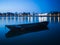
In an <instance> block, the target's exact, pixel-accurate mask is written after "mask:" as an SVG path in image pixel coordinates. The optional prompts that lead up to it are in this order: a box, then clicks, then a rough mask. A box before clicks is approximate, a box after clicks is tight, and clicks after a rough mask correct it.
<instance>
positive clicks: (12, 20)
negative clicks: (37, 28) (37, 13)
mask: <svg viewBox="0 0 60 45" xmlns="http://www.w3.org/2000/svg"><path fill="white" fill-rule="evenodd" d="M43 21H49V22H60V17H0V25H10V24H11V25H12V24H23V23H36V22H43Z"/></svg>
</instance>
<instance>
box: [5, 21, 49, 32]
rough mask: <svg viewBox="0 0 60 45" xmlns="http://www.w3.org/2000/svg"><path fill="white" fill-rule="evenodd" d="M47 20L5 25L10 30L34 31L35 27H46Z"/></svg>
mask: <svg viewBox="0 0 60 45" xmlns="http://www.w3.org/2000/svg"><path fill="white" fill-rule="evenodd" d="M47 25H48V22H47V21H45V22H38V23H29V24H18V25H6V27H7V28H8V29H10V30H11V31H21V32H22V31H35V29H44V28H45V27H47Z"/></svg>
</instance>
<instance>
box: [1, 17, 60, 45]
mask: <svg viewBox="0 0 60 45" xmlns="http://www.w3.org/2000/svg"><path fill="white" fill-rule="evenodd" d="M43 21H48V22H49V24H48V29H46V30H42V31H38V32H30V33H26V34H22V35H18V36H15V37H10V38H7V37H6V34H7V33H8V32H9V29H8V28H7V27H5V25H17V24H27V23H37V22H43ZM59 43H60V17H0V45H59Z"/></svg>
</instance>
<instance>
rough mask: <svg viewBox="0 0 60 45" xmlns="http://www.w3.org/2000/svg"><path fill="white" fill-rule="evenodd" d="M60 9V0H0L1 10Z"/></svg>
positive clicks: (36, 10)
mask: <svg viewBox="0 0 60 45" xmlns="http://www.w3.org/2000/svg"><path fill="white" fill-rule="evenodd" d="M50 11H60V0H0V12H50Z"/></svg>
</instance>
